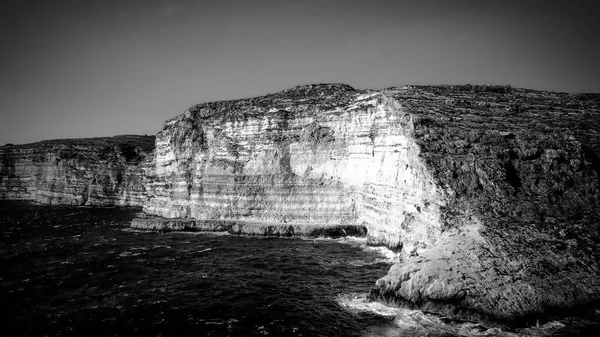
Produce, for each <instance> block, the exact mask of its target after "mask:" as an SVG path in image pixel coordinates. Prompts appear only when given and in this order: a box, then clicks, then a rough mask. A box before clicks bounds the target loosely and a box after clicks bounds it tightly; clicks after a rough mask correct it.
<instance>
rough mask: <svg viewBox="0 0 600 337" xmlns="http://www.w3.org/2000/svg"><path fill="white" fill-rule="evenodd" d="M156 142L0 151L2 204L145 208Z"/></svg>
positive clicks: (121, 140)
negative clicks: (148, 167) (18, 201)
mask: <svg viewBox="0 0 600 337" xmlns="http://www.w3.org/2000/svg"><path fill="white" fill-rule="evenodd" d="M154 138H155V137H154V136H131V135H127V136H115V137H110V138H89V139H61V140H49V141H43V142H39V143H32V144H25V145H5V146H2V147H0V163H1V166H0V199H27V200H34V201H36V202H39V203H43V204H50V205H56V204H67V205H97V206H141V205H142V202H143V201H144V200H145V198H146V193H145V185H146V183H145V169H146V165H148V164H149V163H150V161H151V156H150V154H152V150H153V148H154Z"/></svg>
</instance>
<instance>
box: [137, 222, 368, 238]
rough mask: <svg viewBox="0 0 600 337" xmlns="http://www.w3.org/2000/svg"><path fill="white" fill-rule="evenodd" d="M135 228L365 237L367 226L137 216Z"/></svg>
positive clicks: (275, 235)
mask: <svg viewBox="0 0 600 337" xmlns="http://www.w3.org/2000/svg"><path fill="white" fill-rule="evenodd" d="M131 228H133V229H139V230H149V231H158V232H170V231H182V232H226V233H229V234H236V235H251V236H267V237H301V238H339V237H344V236H356V237H364V236H366V234H367V229H366V228H365V227H364V226H343V225H327V224H288V223H260V222H252V221H241V220H192V219H160V218H135V219H134V220H133V221H132V222H131Z"/></svg>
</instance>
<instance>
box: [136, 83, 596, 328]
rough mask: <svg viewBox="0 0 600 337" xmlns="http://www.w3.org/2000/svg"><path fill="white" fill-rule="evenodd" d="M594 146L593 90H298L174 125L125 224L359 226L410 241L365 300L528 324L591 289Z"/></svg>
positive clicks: (388, 241) (205, 111)
mask: <svg viewBox="0 0 600 337" xmlns="http://www.w3.org/2000/svg"><path fill="white" fill-rule="evenodd" d="M599 153H600V95H592V94H588V95H569V94H562V93H551V92H541V91H532V90H524V89H514V88H510V87H503V86H433V87H432V86H427V87H425V86H423V87H421V86H406V87H402V88H389V89H385V90H380V91H374V90H363V91H361V90H355V89H353V88H351V87H349V86H346V85H341V84H339V85H338V84H334V85H310V86H300V87H296V88H293V89H289V90H285V91H283V92H280V93H276V94H271V95H266V96H262V97H257V98H252V99H243V100H236V101H223V102H212V103H203V104H199V105H197V106H194V107H192V108H190V109H189V110H188V111H186V112H185V113H184V114H182V115H180V116H177V117H176V118H173V119H171V120H169V121H167V122H166V123H165V124H164V126H163V129H162V130H161V131H160V132H159V133H158V134H157V138H156V150H155V156H154V161H153V162H152V165H151V166H150V168H149V170H148V174H149V176H148V180H147V181H148V185H147V192H148V201H147V202H145V203H144V212H145V213H146V214H148V215H149V217H147V218H146V219H139V220H135V221H134V222H133V226H134V227H138V228H152V229H167V228H168V227H169V226H174V227H178V228H179V227H181V228H194V227H196V228H199V229H203V228H205V226H206V223H207V221H206V220H211V219H212V220H217V219H218V220H220V222H219V223H220V224H224V223H227V222H228V221H230V222H231V221H233V222H234V223H235V222H236V221H237V222H238V223H240V221H243V223H255V224H262V225H261V226H262V229H261V230H260V231H259V232H260V233H262V234H265V235H269V234H270V233H271V234H276V235H279V234H280V233H281V228H282V226H283V228H285V226H289V230H290V231H293V230H294V228H305V229H306V228H308V227H307V226H310V225H311V224H312V225H314V226H317V227H318V226H322V225H329V226H331V225H355V226H364V227H366V228H367V230H368V233H367V236H368V242H369V243H370V244H383V245H387V246H389V247H392V248H396V249H401V250H402V252H403V254H402V255H403V258H402V261H401V262H399V263H398V264H396V265H395V266H394V267H393V268H392V269H391V270H390V272H389V275H388V276H386V277H384V278H382V279H380V280H379V281H378V282H377V288H376V289H374V290H373V292H372V294H371V296H372V298H374V299H378V300H382V301H384V302H387V303H390V304H394V303H395V304H402V305H409V306H413V307H418V308H422V309H425V310H430V311H435V312H440V313H444V314H446V315H449V316H458V317H463V318H476V319H483V320H489V321H494V322H499V323H506V324H520V323H524V322H528V321H529V322H533V321H535V320H536V319H540V318H541V319H543V318H544V317H548V316H549V315H553V314H561V313H564V310H568V309H571V308H584V307H585V306H586V305H593V304H594V303H596V304H597V302H598V299H599V297H600V272H599V271H600V266H599V265H598V261H599V260H600V259H599V258H600V233H599V232H600V228H599V223H600V219H599V216H600V211H599V209H600V176H599V175H600V159H599V156H598V154H599ZM154 217H160V218H167V220H160V218H154ZM169 219H170V220H169ZM173 219H179V220H177V221H175V222H174V220H173ZM161 223H163V224H165V225H164V226H162V227H161ZM269 224H273V226H269ZM238 228H239V227H238ZM249 228H250V227H249Z"/></svg>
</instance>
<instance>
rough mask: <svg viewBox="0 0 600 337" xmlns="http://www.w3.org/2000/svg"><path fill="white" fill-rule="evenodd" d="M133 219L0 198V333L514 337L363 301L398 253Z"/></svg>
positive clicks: (356, 243) (344, 242) (117, 212)
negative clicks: (162, 228) (152, 225)
mask: <svg viewBox="0 0 600 337" xmlns="http://www.w3.org/2000/svg"><path fill="white" fill-rule="evenodd" d="M138 211H139V209H118V208H76V207H62V206H53V207H48V206H41V205H35V204H31V203H27V202H7V201H1V202H0V234H1V238H2V239H1V243H0V267H1V271H0V286H1V293H0V311H1V314H0V336H26V335H31V336H38V335H39V336H46V335H47V336H65V335H71V336H90V335H93V336H114V335H118V336H133V335H144V336H161V335H162V336H171V335H186V336H190V335H192V336H416V335H421V336H471V335H473V336H474V335H513V334H512V333H508V332H502V331H500V330H495V329H488V330H486V329H484V328H482V327H480V326H479V325H478V324H476V323H460V324H456V323H448V322H445V321H443V320H441V319H439V318H437V317H435V316H432V315H427V314H424V313H422V312H420V311H416V310H406V309H393V308H388V307H385V306H383V305H381V304H378V303H370V302H368V301H367V300H366V293H367V292H368V291H369V289H370V288H371V287H372V286H373V285H374V282H375V280H377V279H378V278H379V277H381V276H383V275H385V274H386V272H387V270H388V269H389V268H390V265H391V263H392V262H393V261H394V259H395V256H394V255H393V253H392V252H390V251H388V250H386V249H382V248H379V249H377V248H370V247H366V246H365V242H364V241H363V240H361V239H353V238H346V239H338V240H326V239H322V240H300V239H278V238H256V237H243V236H231V235H217V234H210V233H150V232H137V231H133V230H131V229H129V228H128V226H129V221H130V220H131V219H132V218H133V217H134V214H135V213H136V212H138ZM556 324H561V323H556Z"/></svg>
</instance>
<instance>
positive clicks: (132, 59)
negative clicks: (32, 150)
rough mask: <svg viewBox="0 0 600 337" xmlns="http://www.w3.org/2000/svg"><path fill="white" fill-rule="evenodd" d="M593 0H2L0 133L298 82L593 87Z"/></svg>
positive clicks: (89, 125) (596, 58) (129, 116)
mask: <svg viewBox="0 0 600 337" xmlns="http://www.w3.org/2000/svg"><path fill="white" fill-rule="evenodd" d="M597 3H600V1H597V0H594V1H577V0H571V1H548V0H547V1H527V0H520V1H510V0H502V1H495V0H490V1H484V0H455V1H452V0H439V1H433V0H414V1H408V0H407V1H404V0H361V1H358V0H339V1H337V0H301V1H286V0H264V1H261V0H204V1H202V0H196V1H192V0H52V1H50V0H3V1H2V3H1V4H0V145H4V144H5V143H14V144H22V143H30V142H35V141H41V140H44V139H57V138H77V137H100V136H112V135H119V134H156V133H157V132H158V131H159V130H160V128H161V125H162V123H163V122H164V121H165V120H167V119H169V118H171V117H174V116H176V115H178V114H180V113H182V112H183V111H185V110H186V109H187V108H188V107H190V106H192V105H193V104H196V103H200V102H207V101H215V100H226V99H236V98H244V97H253V96H258V95H263V94H267V93H272V92H278V91H281V90H284V89H287V88H291V87H294V86H296V85H302V84H313V83H327V82H336V83H339V82H341V83H346V84H349V85H351V86H353V87H355V88H359V89H363V88H372V89H378V88H384V87H389V86H401V85H405V84H466V83H472V84H501V85H512V86H513V87H523V88H531V89H540V90H552V91H565V92H596V93H598V92H600V37H599V33H600V5H598V4H597Z"/></svg>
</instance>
